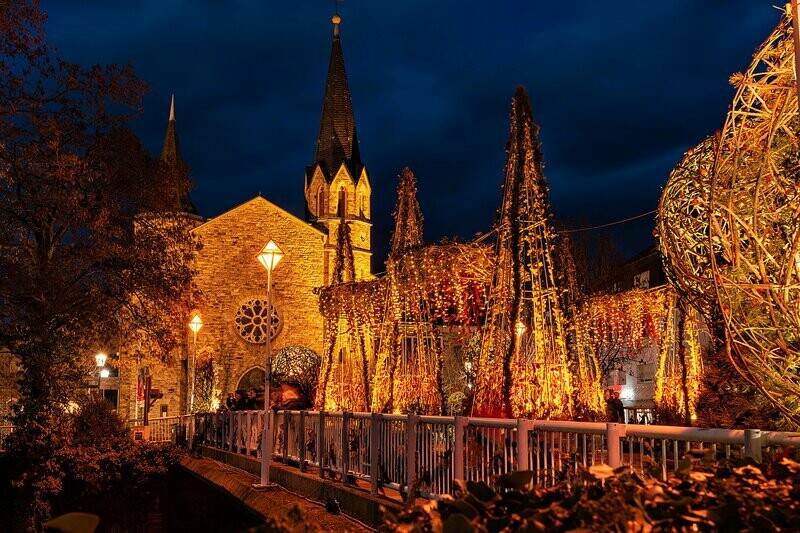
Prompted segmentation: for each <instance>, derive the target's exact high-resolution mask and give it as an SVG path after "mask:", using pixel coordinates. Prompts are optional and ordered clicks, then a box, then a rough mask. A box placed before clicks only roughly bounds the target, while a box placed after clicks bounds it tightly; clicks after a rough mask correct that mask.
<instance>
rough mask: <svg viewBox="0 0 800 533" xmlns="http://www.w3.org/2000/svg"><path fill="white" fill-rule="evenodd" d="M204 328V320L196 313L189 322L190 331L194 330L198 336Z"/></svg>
mask: <svg viewBox="0 0 800 533" xmlns="http://www.w3.org/2000/svg"><path fill="white" fill-rule="evenodd" d="M202 327H203V320H202V319H201V318H200V314H199V313H195V315H194V316H193V317H192V319H191V320H190V321H189V329H191V330H192V333H194V334H195V335H197V332H198V331H200V328H202Z"/></svg>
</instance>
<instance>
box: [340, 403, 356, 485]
mask: <svg viewBox="0 0 800 533" xmlns="http://www.w3.org/2000/svg"><path fill="white" fill-rule="evenodd" d="M351 416H353V413H351V412H350V411H342V461H341V463H342V483H347V472H348V471H349V470H350V417H351Z"/></svg>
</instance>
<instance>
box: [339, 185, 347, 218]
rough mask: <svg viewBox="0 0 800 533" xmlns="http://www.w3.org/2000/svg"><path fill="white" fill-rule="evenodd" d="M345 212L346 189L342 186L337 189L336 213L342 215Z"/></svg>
mask: <svg viewBox="0 0 800 533" xmlns="http://www.w3.org/2000/svg"><path fill="white" fill-rule="evenodd" d="M346 214H347V191H345V190H344V187H342V188H341V189H339V205H338V206H337V212H336V215H337V216H339V217H344V216H346Z"/></svg>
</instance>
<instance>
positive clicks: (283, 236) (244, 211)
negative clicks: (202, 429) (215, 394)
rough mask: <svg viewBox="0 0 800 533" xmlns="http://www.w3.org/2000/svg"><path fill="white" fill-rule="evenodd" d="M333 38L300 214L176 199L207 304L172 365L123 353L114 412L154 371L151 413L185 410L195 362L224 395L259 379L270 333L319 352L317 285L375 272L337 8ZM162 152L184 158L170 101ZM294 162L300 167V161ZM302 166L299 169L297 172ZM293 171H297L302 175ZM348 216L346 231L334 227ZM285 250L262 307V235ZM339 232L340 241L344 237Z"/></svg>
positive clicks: (367, 187) (135, 402)
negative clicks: (195, 247)
mask: <svg viewBox="0 0 800 533" xmlns="http://www.w3.org/2000/svg"><path fill="white" fill-rule="evenodd" d="M332 22H333V44H332V48H331V55H330V63H329V66H328V75H327V80H326V85H325V92H324V97H323V103H322V116H321V121H320V129H319V137H318V140H317V146H316V155H315V158H314V161H313V163H312V164H311V165H310V166H308V167H306V168H305V173H304V178H303V179H304V191H305V200H306V210H305V214H304V218H299V217H298V216H296V215H294V214H292V213H289V212H288V211H286V210H284V209H282V208H281V207H279V206H277V205H275V204H273V203H272V202H270V201H269V200H267V199H265V198H262V197H261V196H257V197H255V198H253V199H251V200H248V201H247V202H244V203H243V204H241V205H239V206H236V207H234V208H232V209H230V210H229V211H227V212H225V213H222V214H221V215H218V216H216V217H214V218H210V219H208V220H205V221H203V219H202V218H201V217H200V216H199V215H198V214H197V212H196V211H195V209H194V207H193V205H192V203H191V200H190V199H189V197H188V191H187V192H186V195H185V197H184V198H183V199H182V201H181V205H182V206H183V207H182V209H183V210H184V211H185V212H186V215H187V217H193V220H194V223H193V226H194V229H193V230H192V233H193V235H194V236H195V237H196V238H197V239H198V241H199V242H200V243H201V245H202V248H201V249H200V250H199V251H198V252H197V254H196V257H195V265H194V267H195V269H196V272H197V275H196V283H197V286H198V288H199V289H200V290H201V291H202V294H203V302H202V303H201V304H200V306H199V308H198V309H197V313H199V315H200V317H201V320H202V323H203V326H202V328H201V329H200V331H199V332H198V334H197V337H196V342H195V340H194V337H193V335H192V333H191V331H190V330H189V328H188V324H187V328H186V330H185V331H186V345H185V346H184V347H183V349H182V350H181V353H180V354H176V355H175V356H174V357H173V359H172V361H171V362H170V363H169V364H164V363H160V362H156V361H145V360H129V361H125V360H124V359H125V357H126V354H125V350H122V351H121V352H120V368H121V370H120V376H119V411H120V414H121V415H122V416H124V417H127V418H129V419H134V418H136V419H141V418H142V416H143V413H144V405H145V402H144V394H143V381H144V380H145V379H146V378H145V376H147V375H149V376H150V381H151V387H152V389H153V390H157V391H158V393H157V394H155V395H153V396H152V400H151V408H150V410H149V416H150V417H159V416H175V415H179V414H183V413H186V412H187V408H188V402H189V396H190V393H189V387H188V383H189V381H190V375H191V368H192V366H191V361H192V360H193V358H194V357H197V358H198V360H200V359H203V360H207V359H208V358H211V359H213V361H214V363H215V365H216V368H217V378H216V382H217V388H218V389H219V390H220V392H221V394H222V397H221V401H222V402H223V403H224V401H225V396H226V393H228V392H232V391H234V390H237V389H245V388H249V387H251V386H258V385H259V384H262V385H263V379H264V358H265V342H266V335H267V334H269V335H270V336H271V339H272V353H273V354H277V353H279V352H280V351H281V350H283V349H287V348H290V347H304V348H306V349H310V350H312V351H314V352H315V353H317V354H321V353H322V345H323V319H322V316H321V315H320V312H319V308H318V298H317V295H316V294H315V293H314V289H315V288H317V287H322V286H325V285H329V284H331V283H333V282H335V281H348V280H352V279H355V280H365V279H370V278H372V271H371V235H370V232H371V222H370V216H371V215H370V197H371V194H372V185H371V182H370V178H369V174H368V172H367V168H366V166H365V165H364V163H363V162H362V160H361V155H360V152H359V146H358V137H357V135H356V127H355V120H354V117H353V107H352V103H351V99H350V90H349V88H348V83H347V75H346V72H345V64H344V55H343V52H342V44H341V40H340V37H339V24H340V22H341V19H340V18H339V16H338V15H337V16H334V17H333V19H332ZM161 157H162V159H163V160H165V161H182V156H181V151H180V144H179V142H178V135H177V128H176V121H175V112H174V100H173V103H172V108H171V110H170V117H169V123H168V127H167V133H166V138H165V140H164V147H163V150H162V153H161ZM298 170H300V169H298ZM298 174H300V172H298ZM298 178H299V176H298ZM342 224H346V225H347V227H349V233H348V234H347V235H346V238H343V237H342V236H343V235H345V232H344V231H342V230H344V229H345V228H342V230H340V226H341V225H342ZM270 240H272V241H274V242H275V243H276V244H277V245H278V246H279V247H280V249H281V250H282V251H283V253H284V254H285V255H284V257H283V259H282V260H281V262H280V264H279V265H278V266H277V268H276V270H275V271H274V274H273V276H272V303H273V306H272V310H271V312H270V311H269V310H267V306H266V305H265V302H266V298H267V294H266V293H267V276H266V270H265V269H264V268H263V267H262V266H261V264H260V263H259V262H258V260H257V259H256V254H258V252H259V251H260V250H261V249H262V248H263V247H264V245H265V244H266V243H267V242H268V241H270ZM340 240H341V241H342V242H341V243H340ZM345 244H346V245H347V246H348V250H347V256H348V257H349V258H351V259H350V264H349V266H348V271H349V272H350V274H349V275H350V278H349V279H347V278H345V279H343V278H342V273H341V265H338V273H337V265H336V261H337V254H339V258H340V260H341V253H342V251H341V246H344V245H345Z"/></svg>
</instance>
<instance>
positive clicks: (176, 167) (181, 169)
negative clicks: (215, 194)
mask: <svg viewBox="0 0 800 533" xmlns="http://www.w3.org/2000/svg"><path fill="white" fill-rule="evenodd" d="M160 159H161V162H162V163H163V164H164V165H165V166H166V167H167V168H168V169H169V171H170V172H171V173H172V181H173V184H172V186H173V190H174V191H175V195H176V196H175V200H176V201H177V205H176V206H175V209H177V210H179V211H184V212H186V213H190V214H192V215H197V214H198V213H197V208H196V207H195V206H194V204H193V203H192V199H191V198H190V197H189V179H188V176H187V173H188V167H187V165H186V162H185V161H184V160H183V155H181V145H180V143H179V142H178V130H177V128H176V125H175V95H174V94H173V95H172V98H171V100H170V104H169V122H168V123H167V134H166V135H165V136H164V146H163V147H162V148H161V158H160Z"/></svg>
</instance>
